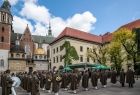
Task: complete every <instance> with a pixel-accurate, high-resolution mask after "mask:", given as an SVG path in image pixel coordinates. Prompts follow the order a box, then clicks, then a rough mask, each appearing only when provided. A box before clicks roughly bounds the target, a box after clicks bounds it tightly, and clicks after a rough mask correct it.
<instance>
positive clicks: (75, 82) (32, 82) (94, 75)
mask: <svg viewBox="0 0 140 95" xmlns="http://www.w3.org/2000/svg"><path fill="white" fill-rule="evenodd" d="M15 76H16V77H18V78H19V79H20V80H21V83H20V87H22V88H23V89H24V90H26V91H27V92H28V93H30V94H31V95H40V90H43V91H47V92H48V93H54V95H59V89H63V90H64V91H68V90H70V91H72V93H74V94H76V93H77V89H78V88H79V87H80V86H82V87H83V89H84V90H85V91H88V90H89V83H91V84H92V86H93V88H94V89H95V90H96V89H99V88H98V84H99V82H101V84H102V87H104V88H106V87H107V80H108V79H109V78H110V80H111V81H110V82H111V83H112V84H116V83H117V81H119V82H120V85H121V86H122V87H125V83H128V85H129V88H133V84H134V83H135V79H134V72H133V70H131V69H130V68H129V69H128V71H127V72H124V70H121V71H120V72H119V74H118V73H117V72H116V71H115V70H92V71H91V70H85V71H78V70H77V69H74V70H73V71H72V72H64V71H63V72H61V71H57V70H51V71H48V72H47V71H46V72H44V71H43V72H36V71H34V72H32V71H29V72H28V73H27V72H20V73H17V74H14V73H12V74H11V73H10V70H7V71H5V72H3V73H2V74H1V84H0V85H1V87H2V95H11V94H12V95H16V93H15V92H14V91H12V88H13V80H12V77H15ZM94 89H93V90H94ZM90 90H91V89H90Z"/></svg>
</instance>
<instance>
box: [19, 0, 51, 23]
mask: <svg viewBox="0 0 140 95" xmlns="http://www.w3.org/2000/svg"><path fill="white" fill-rule="evenodd" d="M20 14H21V16H24V17H26V18H27V19H31V20H34V21H35V22H39V23H43V24H47V21H48V20H49V19H50V13H49V10H48V9H47V8H45V7H44V6H39V5H37V4H36V3H33V2H25V4H24V7H23V8H22V10H21V12H20Z"/></svg>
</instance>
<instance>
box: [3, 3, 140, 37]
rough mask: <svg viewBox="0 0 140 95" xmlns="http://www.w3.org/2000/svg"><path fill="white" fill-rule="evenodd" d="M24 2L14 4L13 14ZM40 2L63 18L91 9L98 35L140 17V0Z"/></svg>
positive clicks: (95, 32) (95, 31)
mask: <svg viewBox="0 0 140 95" xmlns="http://www.w3.org/2000/svg"><path fill="white" fill-rule="evenodd" d="M0 3H2V0H0ZM22 3H23V2H18V4H16V5H15V6H14V8H13V14H17V13H18V11H19V10H21V8H22V6H23V5H22ZM38 4H40V5H43V6H46V7H47V8H48V9H49V11H50V13H52V14H53V15H55V16H59V17H62V18H63V19H67V18H68V17H71V16H73V15H74V14H76V13H83V12H85V11H90V12H91V13H92V14H93V15H94V16H95V17H96V18H97V22H96V23H95V30H93V31H94V34H98V35H99V34H104V33H105V32H112V31H114V30H116V29H117V28H118V27H120V26H121V25H123V24H126V23H128V22H131V21H134V20H136V19H139V18H140V0H38ZM17 15H18V14H17ZM91 32H92V31H91Z"/></svg>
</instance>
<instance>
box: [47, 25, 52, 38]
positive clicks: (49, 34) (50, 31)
mask: <svg viewBox="0 0 140 95" xmlns="http://www.w3.org/2000/svg"><path fill="white" fill-rule="evenodd" d="M48 36H52V30H51V23H50V22H49V30H48Z"/></svg>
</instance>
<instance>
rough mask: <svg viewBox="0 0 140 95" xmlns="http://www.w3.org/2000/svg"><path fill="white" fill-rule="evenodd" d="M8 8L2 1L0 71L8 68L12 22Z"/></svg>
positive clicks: (5, 2) (7, 4)
mask: <svg viewBox="0 0 140 95" xmlns="http://www.w3.org/2000/svg"><path fill="white" fill-rule="evenodd" d="M10 8H11V5H10V3H9V1H8V0H4V1H3V4H2V5H1V7H0V69H2V70H5V69H7V68H8V53H9V50H10V39H11V32H12V20H13V16H12V14H11V11H10Z"/></svg>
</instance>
